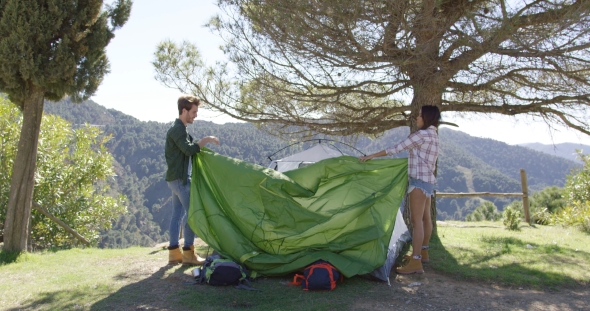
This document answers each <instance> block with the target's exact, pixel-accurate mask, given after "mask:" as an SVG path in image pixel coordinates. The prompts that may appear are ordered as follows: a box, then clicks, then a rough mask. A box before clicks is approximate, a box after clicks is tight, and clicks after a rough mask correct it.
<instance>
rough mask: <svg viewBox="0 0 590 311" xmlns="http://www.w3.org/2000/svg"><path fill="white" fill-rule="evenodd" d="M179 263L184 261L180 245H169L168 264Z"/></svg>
mask: <svg viewBox="0 0 590 311" xmlns="http://www.w3.org/2000/svg"><path fill="white" fill-rule="evenodd" d="M179 263H182V253H181V252H180V247H178V245H177V246H172V247H168V264H169V265H177V264H179Z"/></svg>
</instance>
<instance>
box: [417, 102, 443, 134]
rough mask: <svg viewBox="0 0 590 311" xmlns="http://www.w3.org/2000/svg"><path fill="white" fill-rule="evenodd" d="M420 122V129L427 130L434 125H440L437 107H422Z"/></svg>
mask: <svg viewBox="0 0 590 311" xmlns="http://www.w3.org/2000/svg"><path fill="white" fill-rule="evenodd" d="M421 109H422V110H421V111H422V120H423V121H424V126H423V127H422V129H423V130H424V129H427V128H428V127H429V126H431V125H434V126H436V127H438V125H439V124H440V110H438V107H437V106H422V108H421Z"/></svg>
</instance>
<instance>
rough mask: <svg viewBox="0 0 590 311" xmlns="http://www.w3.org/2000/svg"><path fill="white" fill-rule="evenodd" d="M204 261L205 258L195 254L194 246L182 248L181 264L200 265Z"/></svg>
mask: <svg viewBox="0 0 590 311" xmlns="http://www.w3.org/2000/svg"><path fill="white" fill-rule="evenodd" d="M204 263H205V258H201V256H197V255H195V246H194V245H191V246H190V247H189V248H186V247H183V248H182V264H183V265H191V266H196V265H202V264H204Z"/></svg>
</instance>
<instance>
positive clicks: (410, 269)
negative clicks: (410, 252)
mask: <svg viewBox="0 0 590 311" xmlns="http://www.w3.org/2000/svg"><path fill="white" fill-rule="evenodd" d="M395 272H397V273H399V274H412V273H424V269H423V268H422V261H421V260H420V259H414V258H413V257H410V260H409V261H408V262H407V263H406V264H405V265H404V266H403V267H398V268H395Z"/></svg>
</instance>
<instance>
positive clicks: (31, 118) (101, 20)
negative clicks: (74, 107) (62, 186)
mask: <svg viewBox="0 0 590 311" xmlns="http://www.w3.org/2000/svg"><path fill="white" fill-rule="evenodd" d="M103 2H104V1H103V0H0V91H1V92H3V93H5V94H7V95H8V97H9V99H10V100H11V101H12V102H13V103H15V104H16V105H17V106H18V107H19V108H20V110H21V111H22V112H23V122H22V129H21V134H20V138H19V142H18V151H17V155H16V159H15V162H14V164H13V168H12V177H11V184H10V192H9V199H8V205H7V207H6V221H5V223H4V248H5V249H6V250H8V251H25V250H27V237H28V233H29V223H30V217H31V204H32V197H33V187H34V178H35V169H36V157H37V144H38V138H39V130H40V126H41V116H42V114H43V101H44V100H45V99H48V100H60V99H62V98H63V97H64V96H70V98H71V99H72V100H73V101H76V102H79V101H82V100H85V99H88V98H89V97H90V96H91V95H92V94H93V93H94V92H95V91H96V89H97V87H98V85H99V84H100V83H101V81H102V79H103V77H104V75H105V74H106V73H107V72H108V60H107V57H106V51H105V48H106V46H107V45H108V44H109V42H110V40H111V39H112V38H113V37H114V31H115V30H116V29H118V28H120V27H121V26H123V25H124V24H125V22H126V21H127V19H128V18H129V14H130V11H131V4H132V2H131V0H116V1H115V2H114V3H113V5H105V6H103Z"/></svg>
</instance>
